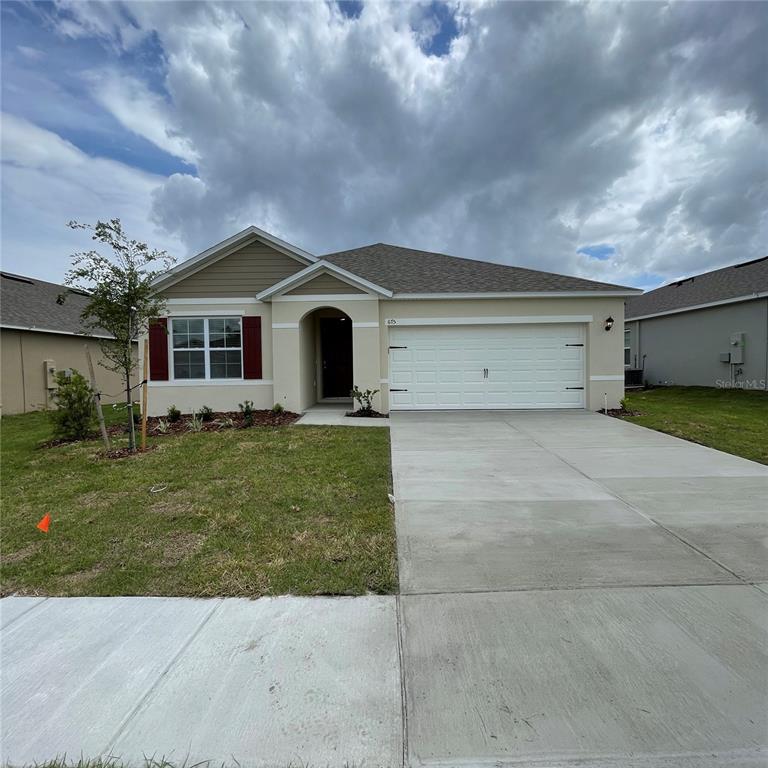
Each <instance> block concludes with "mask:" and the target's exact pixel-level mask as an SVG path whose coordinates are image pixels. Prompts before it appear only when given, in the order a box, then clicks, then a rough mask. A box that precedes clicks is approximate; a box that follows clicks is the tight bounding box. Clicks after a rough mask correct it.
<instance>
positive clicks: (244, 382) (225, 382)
mask: <svg viewBox="0 0 768 768" xmlns="http://www.w3.org/2000/svg"><path fill="white" fill-rule="evenodd" d="M220 385H221V386H225V387H237V386H239V387H254V386H256V387H258V386H269V387H271V386H272V379H177V380H171V381H148V382H147V386H149V387H218V386H220Z"/></svg>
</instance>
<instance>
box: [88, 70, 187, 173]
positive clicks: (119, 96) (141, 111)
mask: <svg viewBox="0 0 768 768" xmlns="http://www.w3.org/2000/svg"><path fill="white" fill-rule="evenodd" d="M89 78H90V80H91V82H92V93H93V95H94V98H95V100H96V101H97V102H98V103H99V104H100V105H101V106H102V107H104V109H106V110H107V111H108V112H110V113H111V114H112V115H113V116H114V117H115V118H116V119H117V120H118V121H119V122H120V123H121V124H122V125H123V126H124V127H125V128H127V129H128V130H129V131H132V132H133V133H135V134H137V135H139V136H142V137H144V138H145V139H147V140H148V141H151V142H152V143H153V144H154V145H155V146H156V147H159V148H160V149H162V150H164V151H165V152H168V153H169V154H171V155H174V156H175V157H179V158H181V159H183V160H185V161H186V162H188V163H194V162H195V160H196V156H195V152H194V150H193V149H192V147H191V146H190V144H189V141H187V139H186V138H185V137H184V136H182V135H180V134H179V132H178V131H177V130H176V129H175V128H174V127H173V115H172V111H171V109H170V106H169V104H168V103H167V102H166V101H165V100H164V99H163V98H162V96H160V95H159V94H157V93H153V92H152V91H151V90H150V89H149V88H148V87H147V86H146V85H145V84H144V83H142V82H141V81H140V80H138V79H136V78H135V77H131V76H128V75H121V74H120V73H118V72H116V71H114V70H109V71H107V72H91V73H89Z"/></svg>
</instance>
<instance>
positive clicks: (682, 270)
mask: <svg viewBox="0 0 768 768" xmlns="http://www.w3.org/2000/svg"><path fill="white" fill-rule="evenodd" d="M767 39H768V4H767V3H761V2H756V3H745V4H740V3H737V2H723V3H719V2H709V3H695V2H681V3H669V4H667V3H665V4H656V3H650V2H629V3H625V4H622V3H585V4H580V3H568V4H558V3H543V2H542V3H522V2H504V3H489V2H481V3H463V2H460V3H427V4H407V3H394V4H388V3H382V2H377V3H365V4H363V3H358V2H343V3H337V2H328V3H325V2H312V3H291V2H279V3H274V4H273V3H246V2H238V3H224V4H213V3H206V4H196V3H190V2H185V3H181V4H176V3H171V2H162V3H157V4H152V3H147V2H143V3H117V2H110V3H107V4H98V3H69V2H63V3H55V4H49V3H14V2H3V3H2V66H3V69H2V109H3V116H2V217H3V220H2V265H3V269H5V270H8V271H14V272H20V273H23V274H29V275H33V276H37V277H41V278H47V279H51V280H59V279H61V278H62V276H63V274H64V272H65V271H66V269H67V266H68V261H69V258H68V257H69V254H70V253H71V252H72V251H73V250H75V249H77V248H79V247H81V246H82V245H83V244H84V242H85V241H83V239H82V234H76V233H72V232H69V231H68V230H67V229H66V227H65V224H66V222H67V221H69V220H70V219H79V220H83V221H95V220H96V219H97V218H110V217H114V216H119V217H121V218H122V219H123V222H124V224H126V226H127V227H128V228H129V230H130V232H131V233H133V234H134V236H136V237H139V238H141V239H145V240H147V241H148V242H150V244H151V245H153V246H156V247H162V248H167V249H168V250H169V251H170V252H171V253H173V254H174V255H175V256H176V257H177V258H179V259H182V258H185V257H187V256H190V255H192V254H194V253H196V252H198V251H199V250H202V249H204V248H207V247H208V246H210V245H212V244H213V243H215V242H217V241H218V240H221V239H223V238H224V237H227V236H228V235H230V234H233V233H234V232H236V231H238V230H240V229H242V228H243V227H245V226H247V225H249V224H255V225H257V226H259V227H262V228H263V229H266V230H268V231H270V232H272V233H274V234H276V235H279V236H281V237H283V238H284V239H286V240H289V241H290V242H293V243H295V244H296V245H299V246H301V247H303V248H305V249H307V250H310V251H312V252H314V253H317V254H322V253H327V252H330V251H334V250H340V249H344V248H351V247H355V246H358V245H364V244H367V243H371V242H378V241H385V242H392V243H396V244H400V245H408V246H410V247H414V248H423V249H427V250H436V251H442V252H446V253H451V254H455V255H461V256H468V257H471V258H478V259H487V260H490V261H500V262H506V263H510V264H521V265H525V266H529V267H533V268H539V269H547V270H552V271H557V272H566V273H571V274H578V275H583V276H588V277H592V278H595V279H598V280H599V279H604V280H609V281H611V282H621V283H624V284H631V285H637V286H641V287H651V286H656V285H658V284H660V283H662V282H666V281H668V280H670V279H674V278H676V277H680V276H682V275H686V274H690V273H695V272H699V271H706V270H707V269H710V268H714V267H717V266H721V265H725V264H731V263H734V262H737V261H744V260H747V259H750V258H755V257H757V256H762V255H765V254H766V253H767V252H768V213H767V211H768V131H767V130H766V126H767V124H768V85H766V72H768V56H767V53H766V51H768V47H767V46H766V44H765V41H766V40H767Z"/></svg>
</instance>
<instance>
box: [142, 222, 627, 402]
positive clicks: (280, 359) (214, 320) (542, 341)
mask: <svg viewBox="0 0 768 768" xmlns="http://www.w3.org/2000/svg"><path fill="white" fill-rule="evenodd" d="M156 288H157V290H158V292H159V294H160V295H161V296H163V297H164V298H165V299H166V302H167V317H163V318H159V319H158V320H157V322H155V323H154V324H153V325H152V326H151V328H150V331H149V338H150V372H149V413H150V414H151V415H160V414H163V413H165V412H166V410H167V408H168V407H169V406H170V405H172V404H173V405H176V406H177V407H178V408H180V409H181V410H182V411H186V412H189V411H191V410H193V409H197V408H200V407H201V406H203V405H207V406H209V407H211V408H213V409H214V410H236V409H237V407H238V403H241V402H244V401H245V400H246V399H248V400H251V401H252V402H253V403H254V405H255V407H257V408H270V407H271V406H272V405H273V404H274V403H280V404H282V405H283V406H284V407H285V408H287V409H289V410H292V411H303V410H305V409H307V408H308V407H310V406H312V405H313V404H315V403H317V402H326V401H331V402H333V401H335V400H338V401H340V402H341V401H346V402H349V392H350V389H351V388H352V386H353V385H357V386H359V387H360V388H361V389H368V388H370V389H378V390H380V392H379V394H378V395H377V397H376V400H375V402H374V405H375V407H377V408H378V409H379V410H381V411H382V412H388V411H389V410H390V409H392V410H410V409H472V408H585V407H586V408H590V409H599V408H602V407H603V403H604V401H605V398H606V397H607V401H608V405H609V406H616V405H617V404H618V402H619V400H620V399H621V397H622V396H623V392H624V369H623V357H622V339H623V335H622V332H623V323H624V300H625V298H626V297H627V296H630V295H632V294H634V293H638V291H636V290H635V289H631V288H625V287H622V286H618V285H609V284H605V283H598V282H594V281H592V280H585V279H581V278H577V277H567V276H564V275H556V274H551V273H548V272H538V271H535V270H531V269H523V268H520V267H512V266H505V265H501V264H494V263H490V262H482V261H475V260H470V259H462V258H456V257H453V256H446V255H444V254H440V253H428V252H425V251H416V250H411V249H409V248H401V247H397V246H393V245H386V244H383V243H378V244H376V245H369V246H366V247H363V248H355V249H353V250H349V251H342V252H339V253H331V254H328V255H326V256H323V257H317V256H315V255H313V254H311V253H308V252H306V251H303V250H301V249H300V248H297V247H296V246H294V245H291V244H290V243H287V242H284V241H282V240H280V239H278V238H276V237H274V236H272V235H270V234H268V233H266V232H264V231H262V230H260V229H258V228H256V227H248V228H247V229H245V230H244V231H242V232H239V233H238V234H236V235H234V236H233V237H230V238H229V239H227V240H225V241H223V242H221V243H219V244H217V245H215V246H213V247H212V248H209V249H208V250H206V251H204V252H203V253H201V254H199V255H197V256H195V257H193V258H191V259H188V260H187V261H185V262H183V263H181V264H179V265H177V266H176V267H174V268H173V269H171V270H170V271H169V272H167V273H165V274H164V275H162V276H160V277H159V278H158V279H157V281H156Z"/></svg>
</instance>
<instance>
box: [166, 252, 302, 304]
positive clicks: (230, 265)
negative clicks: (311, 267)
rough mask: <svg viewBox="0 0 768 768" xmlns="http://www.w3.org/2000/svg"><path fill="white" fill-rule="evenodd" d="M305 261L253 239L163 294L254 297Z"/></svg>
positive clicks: (176, 296)
mask: <svg viewBox="0 0 768 768" xmlns="http://www.w3.org/2000/svg"><path fill="white" fill-rule="evenodd" d="M306 266H307V265H306V264H305V263H302V262H301V261H299V260H298V259H295V258H293V257H292V256H287V255H286V254H284V253H281V252H280V251H277V250H275V249H274V248H272V247H270V246H269V245H266V244H265V243H262V242H261V241H260V240H253V241H252V242H250V243H248V244H247V245H243V246H241V247H240V248H238V249H237V250H235V251H233V252H232V253H230V254H229V255H227V256H224V257H222V258H220V259H219V260H218V261H215V262H214V263H213V264H211V265H210V266H208V267H205V268H204V269H201V270H200V271H199V272H195V273H194V274H191V275H190V276H189V277H186V278H184V279H183V280H181V281H180V282H178V283H176V284H174V285H172V286H171V287H170V288H167V289H166V290H165V291H163V294H162V295H163V296H165V297H166V298H169V299H170V298H210V297H213V296H215V297H217V298H218V297H238V296H243V297H253V296H256V294H258V293H259V292H261V291H263V290H264V289H265V288H269V287H270V286H272V285H274V284H275V283H279V282H280V281H281V280H284V279H285V278H286V277H289V276H290V275H293V274H296V272H299V271H300V270H302V269H304V268H305V267H306Z"/></svg>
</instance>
